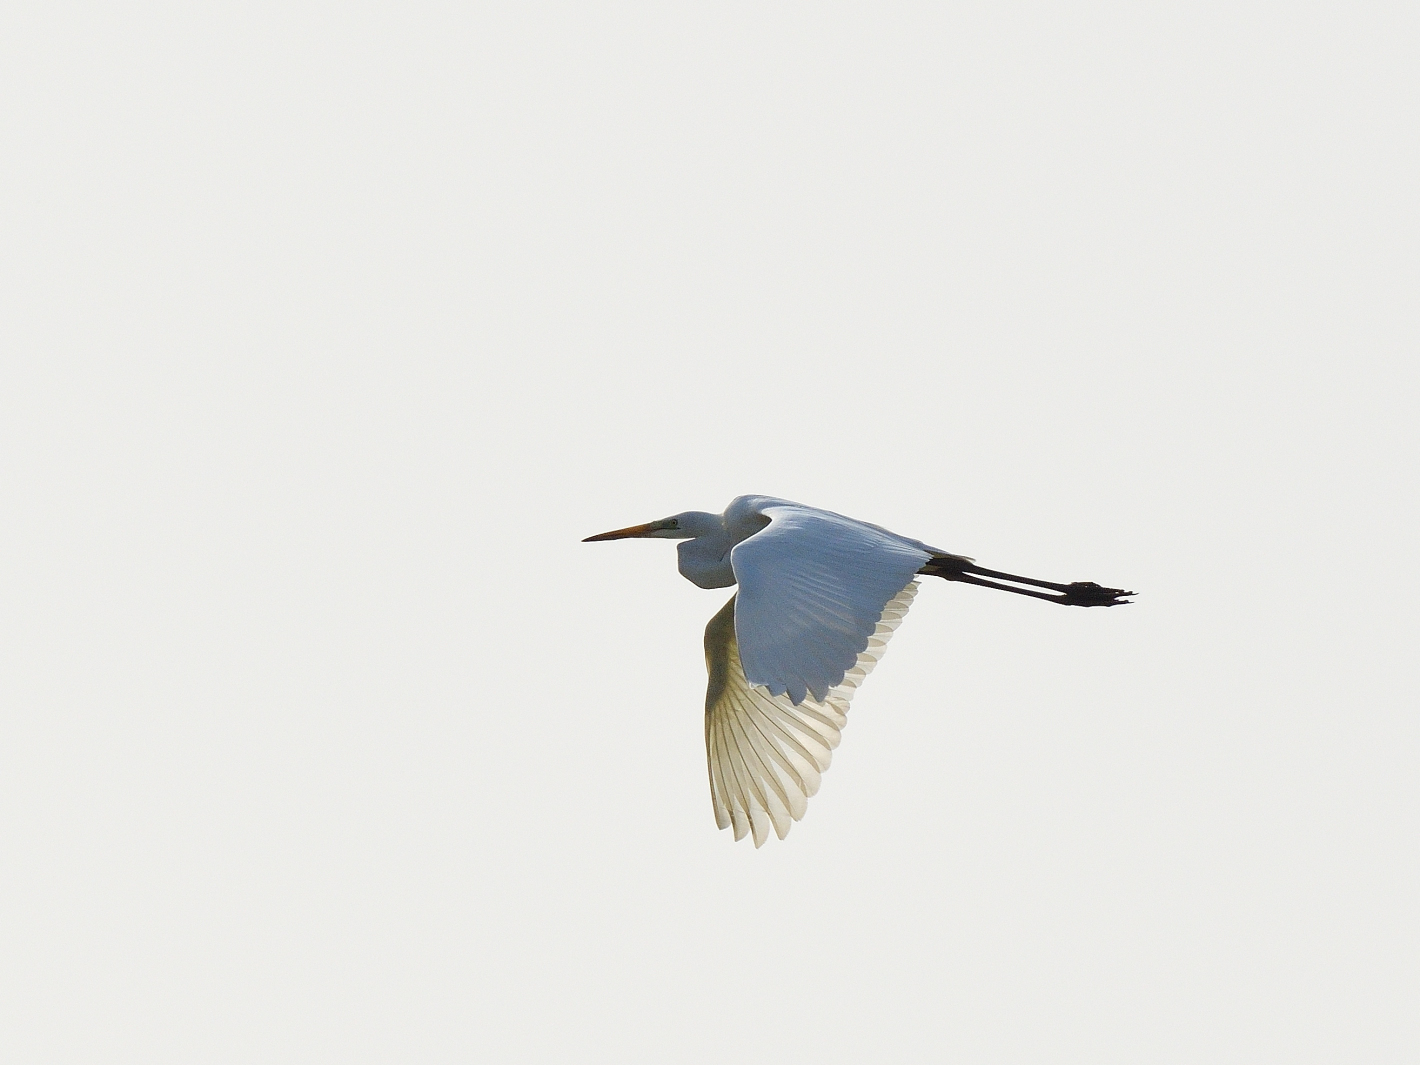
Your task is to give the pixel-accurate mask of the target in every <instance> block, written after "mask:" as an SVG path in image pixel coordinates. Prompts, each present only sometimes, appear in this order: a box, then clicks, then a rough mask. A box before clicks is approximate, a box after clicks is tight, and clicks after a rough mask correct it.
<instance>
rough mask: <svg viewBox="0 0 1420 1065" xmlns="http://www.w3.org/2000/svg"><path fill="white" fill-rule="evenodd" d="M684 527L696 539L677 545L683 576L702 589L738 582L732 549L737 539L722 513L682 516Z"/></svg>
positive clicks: (726, 586)
mask: <svg viewBox="0 0 1420 1065" xmlns="http://www.w3.org/2000/svg"><path fill="white" fill-rule="evenodd" d="M679 520H680V527H681V529H682V530H683V531H685V532H688V533H690V534H691V536H692V537H693V539H688V540H682V541H681V542H680V543H678V544H676V556H677V566H678V568H679V569H680V575H681V576H682V577H684V578H685V579H686V580H688V581H690V583H691V584H694V585H696V586H697V587H700V588H728V587H729V586H730V585H732V584H734V583H735V571H734V569H733V568H732V567H731V565H730V549H731V548H732V547H734V546H735V540H734V538H733V537H732V536H731V535H730V533H729V531H728V530H727V529H726V528H725V523H724V522H723V521H722V520H721V519H720V515H718V514H705V513H700V512H694V513H691V514H684V515H681V517H680V519H679Z"/></svg>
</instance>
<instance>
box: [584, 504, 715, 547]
mask: <svg viewBox="0 0 1420 1065" xmlns="http://www.w3.org/2000/svg"><path fill="white" fill-rule="evenodd" d="M723 529H724V525H723V524H722V523H721V521H720V515H718V514H706V513H705V512H704V511H699V510H687V511H686V512H685V513H684V514H674V515H672V516H671V517H669V518H662V519H661V520H660V521H649V522H647V523H646V524H645V525H633V526H631V527H630V528H628V529H613V530H612V531H611V532H604V533H597V535H596V536H588V537H587V538H586V539H585V540H583V541H582V543H584V544H589V543H592V542H593V541H596V540H627V539H630V538H631V537H633V536H635V537H650V538H654V539H658V540H692V539H694V538H695V537H697V536H704V535H706V534H707V533H712V532H718V531H721V530H723Z"/></svg>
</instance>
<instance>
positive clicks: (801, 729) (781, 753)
mask: <svg viewBox="0 0 1420 1065" xmlns="http://www.w3.org/2000/svg"><path fill="white" fill-rule="evenodd" d="M739 594H741V595H742V594H743V592H741V593H739ZM916 594H917V582H916V581H910V582H909V583H908V584H907V585H906V587H900V588H899V590H898V592H897V594H896V595H894V596H893V597H892V598H891V599H890V600H889V601H888V603H887V604H886V606H885V607H884V608H883V609H882V610H881V611H880V612H879V617H877V618H875V619H874V623H873V627H872V630H871V639H870V640H868V641H866V643H867V646H866V647H865V648H864V650H863V651H861V652H860V653H859V654H857V655H856V656H855V658H854V662H853V664H852V666H851V668H849V669H848V670H847V671H846V672H845V674H844V676H843V677H842V678H841V680H840V682H839V683H838V684H836V685H834V686H833V687H831V688H830V689H829V690H828V691H827V692H826V693H825V697H824V698H823V699H821V700H820V699H803V700H800V701H799V702H798V703H795V702H794V701H793V700H791V699H790V698H789V696H788V695H787V694H785V693H781V694H779V695H773V694H771V693H770V692H768V691H767V690H765V688H763V687H762V686H755V685H752V684H751V683H750V682H749V680H748V679H747V678H746V676H745V671H744V669H743V667H742V666H741V658H740V650H739V647H738V644H737V641H736V638H735V630H736V628H737V620H736V618H737V608H736V601H737V599H738V595H737V596H733V597H731V599H730V601H729V602H728V603H726V604H725V606H724V607H723V608H722V609H721V610H720V612H719V613H717V614H716V615H715V616H714V617H713V618H711V619H710V624H709V625H707V626H706V627H705V666H706V669H707V670H708V671H709V673H710V684H709V687H708V690H707V691H706V693H705V748H706V756H707V760H708V763H709V767H710V796H711V799H712V801H713V803H714V806H715V823H716V824H718V825H719V826H720V827H721V828H730V827H733V828H734V833H735V839H737V840H738V839H743V838H744V837H745V836H746V835H750V834H752V835H753V836H754V845H755V846H756V847H758V846H760V845H762V844H763V843H764V841H765V840H766V839H768V838H769V830H770V828H773V830H774V832H775V834H776V835H777V836H778V837H779V838H780V839H783V838H784V837H785V835H787V834H788V831H789V826H790V825H791V824H792V823H793V822H794V821H797V820H799V819H800V818H802V817H803V816H804V811H805V810H806V809H807V806H808V799H809V796H811V795H813V794H814V793H815V792H817V791H818V789H819V783H820V781H821V779H822V775H823V772H824V770H826V769H827V768H828V765H829V762H830V761H831V759H832V757H833V749H834V748H835V747H837V746H838V741H839V739H840V733H841V731H842V729H843V728H844V726H846V725H847V724H848V704H849V702H850V701H851V700H852V698H853V695H854V693H855V691H856V690H857V688H858V685H859V684H861V683H862V682H863V679H864V678H865V677H866V676H867V675H868V674H869V673H871V672H872V670H873V667H874V666H875V665H877V663H878V659H879V658H880V657H881V656H882V653H883V649H884V647H885V646H886V644H887V641H888V639H889V638H891V636H892V634H893V631H894V630H895V629H896V628H897V626H898V625H899V624H901V622H902V618H903V616H904V615H905V614H906V613H907V608H908V607H909V606H910V605H911V603H912V597H913V596H914V595H916Z"/></svg>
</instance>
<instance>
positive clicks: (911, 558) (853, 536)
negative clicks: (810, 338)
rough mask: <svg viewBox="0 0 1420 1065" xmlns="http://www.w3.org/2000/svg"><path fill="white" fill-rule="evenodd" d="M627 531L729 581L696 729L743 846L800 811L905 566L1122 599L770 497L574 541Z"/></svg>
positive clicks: (720, 817) (880, 637) (909, 590)
mask: <svg viewBox="0 0 1420 1065" xmlns="http://www.w3.org/2000/svg"><path fill="white" fill-rule="evenodd" d="M629 537H654V538H661V539H677V540H680V541H681V542H680V544H679V545H678V548H677V554H678V557H679V568H680V572H681V574H682V575H683V576H684V577H685V578H686V579H687V580H689V581H691V582H692V583H693V584H696V585H698V586H699V587H701V588H728V587H730V586H731V585H738V586H739V590H738V591H737V592H736V594H735V595H734V596H733V597H731V599H730V601H729V602H728V603H726V604H725V606H724V608H723V609H722V610H720V612H719V613H718V614H716V615H715V617H714V618H713V619H712V620H711V622H710V624H709V626H708V627H707V628H706V630H705V662H706V667H707V669H708V671H709V674H710V684H709V690H708V691H707V693H706V700H705V715H706V717H705V738H706V748H707V753H708V756H709V763H710V790H711V795H712V798H713V800H714V804H715V817H716V821H717V823H718V824H719V825H720V827H721V828H728V827H731V826H733V827H734V830H735V838H736V839H742V838H743V837H744V836H745V835H746V834H748V833H753V835H754V840H755V846H759V845H761V844H762V843H763V842H764V841H765V839H766V838H767V837H768V829H769V827H770V826H771V825H772V827H773V828H774V830H775V832H776V834H777V835H778V836H779V838H780V839H783V838H784V836H785V834H786V833H787V832H788V830H789V825H790V823H791V821H797V820H798V819H799V818H801V817H802V816H803V813H804V807H805V802H806V800H807V799H808V797H809V796H811V795H813V794H814V793H815V792H816V791H817V790H818V783H819V777H820V774H822V772H823V771H824V770H825V769H827V768H828V762H829V758H830V756H831V752H832V749H833V748H834V747H836V746H837V745H838V739H839V731H840V730H841V729H842V727H843V726H844V725H845V724H846V723H847V717H846V713H847V710H848V703H849V700H850V699H851V698H852V696H853V693H854V691H855V690H856V688H857V686H858V684H859V683H860V682H861V681H862V680H863V678H864V677H865V676H866V675H867V673H868V672H869V671H870V670H871V669H872V668H873V666H874V665H875V664H876V662H877V659H878V657H879V656H880V655H881V653H882V650H883V647H884V646H885V645H886V643H887V640H888V638H889V637H890V636H891V635H892V632H893V630H894V629H896V628H897V625H898V624H899V623H900V622H901V620H902V617H903V615H904V614H905V613H906V612H907V608H908V606H909V605H910V603H911V601H912V597H913V595H915V594H916V591H917V584H916V577H917V575H918V574H926V575H929V576H936V577H942V578H944V579H946V580H954V581H962V582H965V583H969V584H977V585H982V586H985V587H994V588H998V589H1000V590H1002V591H1010V592H1016V593H1018V594H1022V595H1030V596H1035V597H1036V598H1042V599H1049V600H1051V601H1054V602H1058V603H1063V604H1066V605H1074V606H1113V605H1115V604H1117V603H1119V602H1121V601H1122V600H1121V599H1120V597H1121V596H1125V595H1132V594H1133V593H1132V592H1125V591H1121V590H1119V589H1114V588H1101V587H1100V586H1099V585H1097V584H1092V583H1088V582H1077V583H1075V584H1069V585H1061V584H1052V583H1050V582H1047V581H1037V580H1033V579H1030V578H1024V577H1015V576H1012V575H1010V574H1005V573H999V572H996V571H994V570H984V569H981V568H980V567H977V566H976V565H974V564H973V562H972V560H971V559H970V558H967V557H966V556H964V555H956V554H952V553H950V552H947V551H943V550H941V549H940V548H935V547H931V546H929V545H927V544H924V543H922V542H921V541H920V540H913V539H911V538H910V537H906V536H899V535H898V534H897V533H894V532H889V531H888V530H887V529H884V528H881V527H880V526H877V525H871V524H869V523H867V522H862V521H857V520H855V519H853V518H847V517H844V516H843V515H841V514H835V513H833V512H832V511H827V510H819V509H817V508H815V507H806V506H803V505H802V504H799V503H793V502H790V501H789V500H787V499H777V498H775V497H773V496H740V497H738V498H737V499H735V500H734V501H733V502H732V503H731V504H730V505H729V506H728V507H726V508H725V512H724V513H723V514H709V513H706V512H704V511H687V512H685V513H683V514H677V515H675V516H674V517H671V518H664V519H662V520H661V521H654V522H650V523H649V524H647V525H638V526H633V527H632V528H629V529H618V530H616V531H614V532H609V533H602V534H600V535H599V536H591V537H588V538H587V539H588V540H616V539H625V538H629ZM1005 582H1009V583H1005ZM1013 584H1017V585H1029V586H1030V587H1029V588H1024V587H1013V586H1012V585H1013ZM1036 589H1052V590H1053V592H1045V591H1040V590H1036Z"/></svg>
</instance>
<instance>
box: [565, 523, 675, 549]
mask: <svg viewBox="0 0 1420 1065" xmlns="http://www.w3.org/2000/svg"><path fill="white" fill-rule="evenodd" d="M663 528H665V526H664V525H662V524H661V523H660V522H658V521H648V522H647V523H646V524H645V525H633V526H631V527H630V528H629V529H613V530H612V531H611V532H604V533H597V535H595V536H589V537H587V538H586V539H585V540H583V541H582V543H584V544H590V543H592V542H593V541H595V540H625V539H628V538H629V537H632V536H650V535H651V534H652V533H653V532H656V531H658V530H660V529H663Z"/></svg>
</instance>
